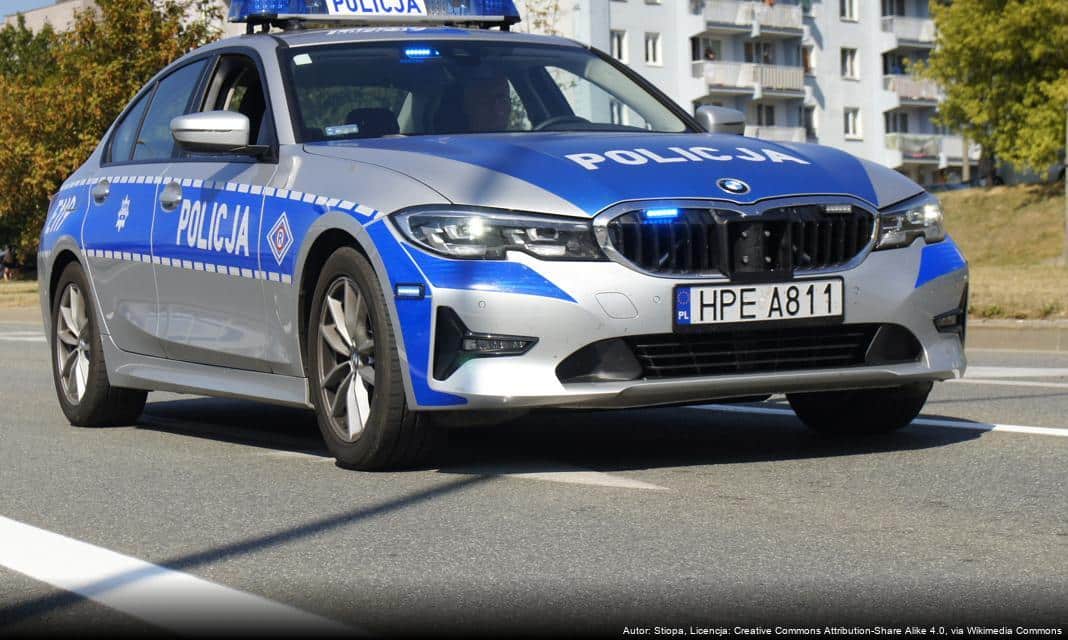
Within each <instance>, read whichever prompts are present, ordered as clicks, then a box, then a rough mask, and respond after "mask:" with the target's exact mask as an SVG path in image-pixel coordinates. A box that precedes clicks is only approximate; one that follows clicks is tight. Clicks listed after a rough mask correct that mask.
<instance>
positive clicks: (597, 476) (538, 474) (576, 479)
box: [487, 465, 670, 491]
mask: <svg viewBox="0 0 1068 640" xmlns="http://www.w3.org/2000/svg"><path fill="white" fill-rule="evenodd" d="M554 466H556V467H557V468H558V469H560V470H558V471H520V472H510V471H505V470H498V471H496V472H495V471H493V470H492V469H490V470H487V473H488V474H490V475H496V476H501V477H504V478H516V479H519V480H544V481H546V482H562V483H564V484H580V485H587V486H594V487H613V488H616V489H641V490H645V491H670V489H668V488H667V487H661V486H660V485H656V484H651V483H649V482H642V481H641V480H634V479H633V478H624V477H623V476H617V475H612V474H609V473H602V472H600V471H588V470H584V469H570V468H561V467H559V465H554Z"/></svg>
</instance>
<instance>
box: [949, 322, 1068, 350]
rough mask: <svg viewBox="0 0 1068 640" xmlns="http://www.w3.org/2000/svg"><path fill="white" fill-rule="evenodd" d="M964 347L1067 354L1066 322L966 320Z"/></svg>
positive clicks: (1067, 324) (1067, 335) (1067, 325)
mask: <svg viewBox="0 0 1068 640" xmlns="http://www.w3.org/2000/svg"><path fill="white" fill-rule="evenodd" d="M968 348H970V349H1014V350H1018V351H1064V352H1068V320H968Z"/></svg>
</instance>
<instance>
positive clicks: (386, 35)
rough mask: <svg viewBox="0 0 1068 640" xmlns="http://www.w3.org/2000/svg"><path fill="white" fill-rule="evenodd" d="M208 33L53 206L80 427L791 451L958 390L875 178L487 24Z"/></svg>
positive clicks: (431, 12) (427, 15) (367, 4)
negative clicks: (289, 420) (743, 434)
mask: <svg viewBox="0 0 1068 640" xmlns="http://www.w3.org/2000/svg"><path fill="white" fill-rule="evenodd" d="M231 18H232V19H233V20H235V21H245V22H247V23H248V25H249V27H248V29H249V34H248V35H244V36H240V37H236V38H231V39H227V40H223V41H220V42H217V43H214V44H211V45H208V46H205V47H202V48H200V49H198V50H196V51H194V52H192V53H190V54H188V55H186V56H185V57H183V58H181V59H180V60H178V61H176V62H175V63H174V64H172V65H171V66H169V67H167V68H166V69H164V70H163V71H161V72H160V73H159V74H158V75H157V76H156V77H155V78H153V79H152V81H151V82H149V83H148V84H147V85H146V86H145V87H144V88H143V89H142V90H141V92H140V93H138V94H137V96H135V97H134V99H133V100H132V101H131V102H130V104H129V106H128V107H127V108H126V109H125V111H124V112H123V113H122V114H121V115H120V116H119V118H118V120H117V121H116V122H115V123H114V125H113V126H112V128H111V129H110V130H109V131H108V133H107V135H106V136H105V137H104V139H103V140H102V141H101V143H100V145H99V147H98V148H97V149H96V150H95V151H94V152H93V154H92V156H91V157H90V158H89V159H88V160H87V161H86V162H85V164H84V165H82V166H81V167H80V168H79V169H78V170H77V171H76V172H75V173H74V174H73V175H71V176H70V178H69V179H68V180H67V181H66V182H65V183H64V184H63V185H62V188H61V190H60V191H59V193H58V194H57V195H56V196H55V198H54V200H53V202H52V204H51V207H50V211H49V214H48V217H47V221H46V223H45V225H44V229H43V232H42V235H41V244H40V252H39V254H38V255H39V273H40V284H41V287H40V289H41V304H42V309H43V312H44V316H45V320H46V325H47V329H48V332H49V335H50V339H51V344H52V365H53V368H54V372H55V385H56V388H57V391H58V397H59V402H60V404H61V406H62V408H63V411H64V413H65V414H66V416H67V418H68V419H69V420H70V422H71V423H73V424H75V425H85V426H90V425H103V424H115V423H124V422H130V421H133V420H135V419H136V418H137V416H138V415H139V413H140V412H141V411H142V408H143V406H144V403H145V398H146V394H147V392H148V391H152V390H166V391H174V392H181V393H192V394H207V395H217V396H227V397H236V398H251V399H256V400H261V401H266V402H272V403H278V404H282V405H289V406H295V407H306V408H310V409H314V410H315V411H316V413H317V415H318V420H319V424H320V427H321V430H322V434H323V437H324V439H325V441H326V444H327V445H328V447H329V450H330V451H331V453H332V454H333V455H334V456H336V458H337V460H338V461H339V463H340V464H342V465H343V466H348V467H354V468H361V469H372V468H383V467H396V466H404V465H410V464H412V463H414V462H415V461H417V460H418V459H419V458H420V457H421V456H422V455H424V454H425V452H426V451H427V449H428V448H429V445H430V444H431V443H432V441H433V439H434V434H435V433H437V430H438V429H439V428H440V427H441V426H442V425H447V424H471V423H475V422H492V421H493V420H495V419H500V418H503V417H508V416H513V415H515V414H516V413H519V412H523V411H527V410H530V409H534V408H541V407H554V408H625V407H647V406H657V405H668V404H686V403H701V402H709V401H717V400H721V401H722V400H728V399H738V398H760V397H767V396H768V395H769V394H774V393H785V394H787V397H788V398H789V401H790V403H791V405H792V406H793V408H794V409H795V410H796V412H797V414H798V415H799V416H800V418H801V419H802V420H803V421H804V422H805V423H806V424H808V425H809V426H810V427H812V428H814V429H817V430H821V431H827V432H834V433H861V432H881V431H887V430H891V429H896V428H899V427H902V426H904V425H906V424H908V423H909V422H910V421H911V420H912V419H913V418H914V417H915V416H916V415H917V413H918V412H919V411H920V409H921V407H922V406H923V404H924V401H925V399H926V397H927V395H928V392H929V391H930V389H931V386H932V382H933V381H937V380H944V379H947V378H954V377H958V376H960V375H961V374H962V372H963V371H964V367H965V358H964V351H963V342H964V333H965V318H966V315H967V313H966V307H967V282H968V272H967V267H966V263H965V261H964V259H963V257H962V256H961V253H960V252H959V251H958V249H957V247H956V246H955V245H954V243H953V241H952V240H951V239H950V238H949V237H948V236H947V235H946V233H945V229H944V227H943V220H942V210H941V208H940V206H939V203H938V201H937V200H936V199H935V198H934V197H932V196H931V195H929V194H928V193H926V192H925V191H924V190H923V189H922V188H920V187H919V186H917V185H916V184H915V183H913V182H911V181H910V180H908V179H907V178H905V177H904V176H902V175H900V174H899V173H896V172H894V171H891V170H889V169H886V168H884V167H882V166H878V165H875V164H872V163H870V162H867V161H864V160H859V159H857V158H854V157H852V156H850V155H848V154H846V153H843V152H841V151H837V150H835V149H830V148H826V147H820V146H814V145H806V144H788V143H775V142H770V141H766V140H758V139H752V138H746V137H743V136H742V135H739V133H740V131H741V129H740V126H739V123H740V120H739V118H740V114H737V112H730V111H727V110H723V109H717V108H715V107H702V108H701V109H699V110H698V112H697V115H696V117H693V116H691V115H689V114H688V113H687V112H686V111H684V110H683V109H681V108H680V107H679V106H678V105H676V104H674V103H672V102H671V101H670V100H669V99H668V98H666V97H665V96H664V95H663V94H661V93H660V92H659V91H657V90H656V89H655V88H654V87H653V86H651V85H650V84H649V83H648V82H646V81H645V80H643V79H642V78H641V77H639V76H638V75H636V74H635V73H634V72H633V71H631V70H630V69H628V68H626V67H625V66H623V65H620V64H619V63H617V62H615V61H613V60H612V59H611V58H609V57H608V56H606V55H604V54H603V53H601V52H599V51H596V50H594V49H591V48H589V47H586V46H583V45H581V44H578V43H576V42H572V41H569V40H565V39H560V38H553V37H540V36H532V35H525V34H519V33H515V32H510V31H509V26H510V25H512V24H514V23H515V22H517V21H518V20H519V15H518V13H517V12H516V9H515V7H514V6H513V4H512V2H511V0H482V1H481V2H480V1H478V0H243V1H242V0H235V1H234V2H233V3H232V7H231ZM271 26H275V27H282V29H274V30H273V31H272V30H270V27H271ZM320 27H321V28H320Z"/></svg>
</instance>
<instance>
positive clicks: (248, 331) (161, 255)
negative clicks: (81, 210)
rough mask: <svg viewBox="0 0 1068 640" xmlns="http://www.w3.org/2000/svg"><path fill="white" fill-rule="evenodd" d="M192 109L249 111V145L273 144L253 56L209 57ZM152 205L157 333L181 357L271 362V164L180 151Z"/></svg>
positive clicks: (257, 365)
mask: <svg viewBox="0 0 1068 640" xmlns="http://www.w3.org/2000/svg"><path fill="white" fill-rule="evenodd" d="M212 64H213V68H212V71H211V74H210V76H209V78H208V81H207V83H206V85H205V90H204V91H203V92H202V93H203V98H202V100H201V104H200V105H199V108H198V109H195V110H197V111H213V110H219V109H229V110H233V111H238V112H240V113H243V114H245V115H247V116H248V117H249V120H250V124H251V139H252V142H253V143H254V144H256V143H259V144H269V143H270V140H271V139H272V137H273V122H271V120H270V114H269V112H268V111H267V109H266V101H265V99H264V93H263V89H262V86H263V85H262V82H261V76H260V75H259V72H258V70H257V67H256V65H255V64H254V63H253V62H252V59H251V58H249V57H247V56H242V55H224V56H220V57H219V58H217V59H216V60H214V61H213V63H212ZM176 155H177V156H178V157H177V158H176V160H175V162H174V163H173V164H171V165H170V166H169V167H168V168H167V170H166V172H165V178H164V180H163V184H161V188H160V196H159V198H158V201H157V205H156V209H155V225H154V228H153V231H152V250H153V262H154V263H155V272H156V286H157V289H158V292H159V293H158V295H159V314H160V320H159V338H160V341H161V342H162V343H163V348H164V349H165V350H166V352H167V356H168V357H170V358H172V359H175V360H182V361H186V362H195V363H200V364H209V365H219V366H226V367H231V368H238V369H248V370H256V371H270V370H271V367H270V365H269V364H268V363H267V361H266V353H267V342H268V335H269V331H268V325H267V321H266V308H265V305H264V295H263V287H262V281H263V278H264V271H263V270H262V266H261V265H260V256H259V246H260V243H261V242H262V237H263V234H264V233H266V230H265V229H264V228H263V225H262V224H261V216H262V209H263V197H264V196H263V187H265V186H267V185H268V183H269V182H270V180H271V178H272V177H273V176H274V173H275V171H276V169H277V164H273V163H271V162H266V161H261V160H259V159H255V158H250V157H241V156H234V157H230V156H220V155H215V154H197V155H195V156H194V155H190V154H188V153H185V152H182V151H178V152H177V154H176Z"/></svg>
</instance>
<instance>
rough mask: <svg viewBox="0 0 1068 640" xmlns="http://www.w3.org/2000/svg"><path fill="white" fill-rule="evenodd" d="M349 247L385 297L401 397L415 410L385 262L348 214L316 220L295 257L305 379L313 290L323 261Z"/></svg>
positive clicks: (325, 216)
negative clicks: (364, 262)
mask: <svg viewBox="0 0 1068 640" xmlns="http://www.w3.org/2000/svg"><path fill="white" fill-rule="evenodd" d="M375 223H377V224H385V223H384V222H383V221H375ZM343 246H349V247H352V248H353V249H355V250H356V251H359V252H360V253H361V254H362V255H363V256H364V257H365V258H367V261H368V262H369V263H370V264H371V269H372V270H374V272H375V276H376V277H377V278H378V284H379V286H380V287H381V288H382V291H383V293H384V294H385V295H384V297H385V300H386V310H387V312H388V313H389V317H390V321H391V322H392V324H393V330H394V332H395V333H396V337H397V340H396V343H397V349H398V356H399V357H400V361H401V378H402V380H403V383H404V393H405V396H406V397H407V399H408V404H409V406H411V407H415V406H417V404H416V397H415V392H414V390H413V388H412V378H411V370H410V369H409V363H408V354H407V350H406V348H405V344H404V340H403V339H402V336H401V333H400V326H401V324H400V317H399V315H398V312H397V305H396V301H395V300H394V298H393V296H392V295H391V294H392V285H391V284H390V277H389V273H388V271H387V267H386V262H385V260H384V259H383V257H382V256H381V255H380V253H379V251H378V249H377V247H376V246H375V243H374V240H373V239H372V238H371V235H370V234H369V233H368V231H367V229H365V228H364V226H363V225H362V224H360V222H359V221H358V220H356V219H355V218H353V217H352V215H350V214H344V213H340V212H330V213H326V214H324V215H322V216H320V217H319V219H318V220H316V221H315V222H314V223H313V224H312V226H311V227H310V228H309V229H308V231H307V233H305V235H304V240H303V242H302V243H301V250H300V252H299V254H298V256H297V257H298V260H297V271H296V273H294V274H293V282H294V284H295V285H296V286H297V288H298V289H297V296H296V298H297V300H296V314H297V318H296V326H297V327H298V333H297V338H298V340H299V342H300V345H299V353H300V358H301V369H302V370H303V371H304V374H305V375H306V376H307V375H309V372H308V370H307V366H308V353H307V342H308V340H307V337H308V333H307V332H308V316H309V315H310V313H311V302H312V298H313V297H314V295H315V286H316V284H317V283H318V279H319V274H320V273H321V272H322V268H323V266H324V265H325V264H326V260H327V259H328V258H329V257H330V255H331V254H332V253H333V252H334V251H336V250H337V249H339V248H341V247H343Z"/></svg>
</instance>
